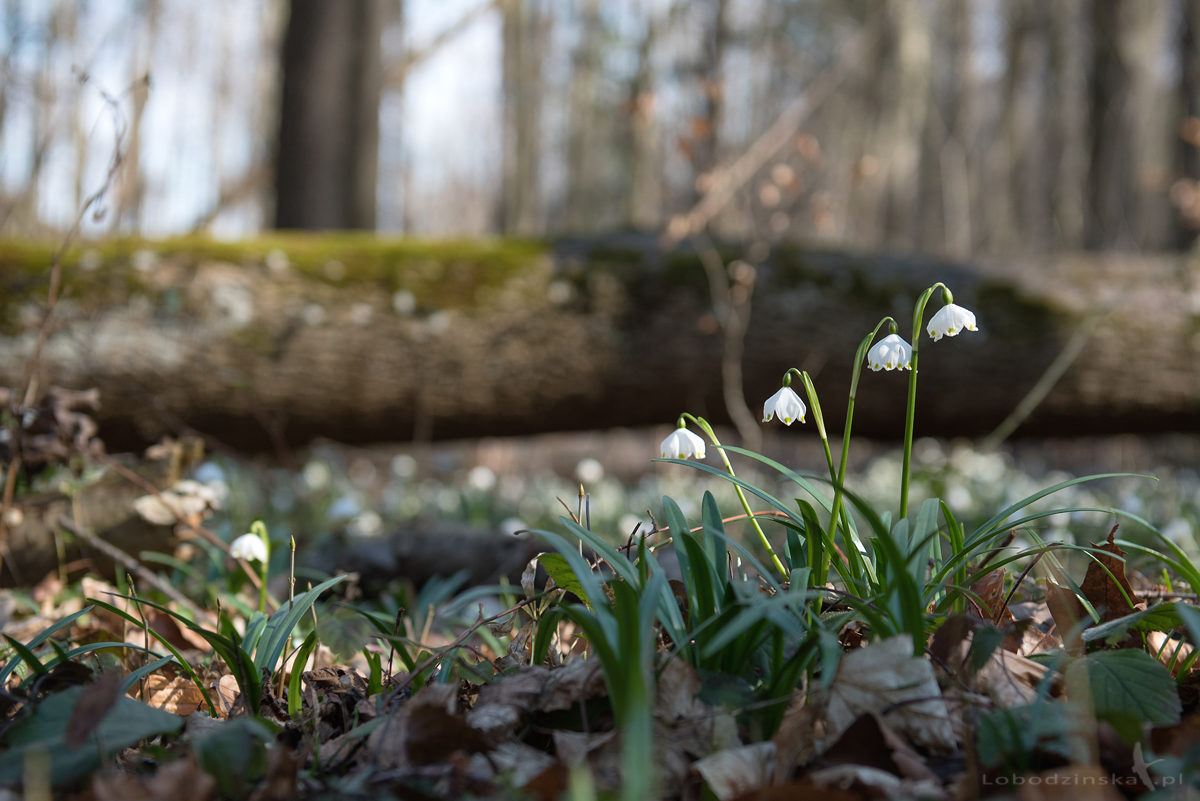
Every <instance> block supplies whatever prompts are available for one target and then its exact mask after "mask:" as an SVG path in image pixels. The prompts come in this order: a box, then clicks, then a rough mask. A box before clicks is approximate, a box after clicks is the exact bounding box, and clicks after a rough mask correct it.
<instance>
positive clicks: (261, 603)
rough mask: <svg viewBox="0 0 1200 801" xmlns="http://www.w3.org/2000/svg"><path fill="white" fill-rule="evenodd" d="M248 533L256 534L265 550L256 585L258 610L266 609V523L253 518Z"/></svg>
mask: <svg viewBox="0 0 1200 801" xmlns="http://www.w3.org/2000/svg"><path fill="white" fill-rule="evenodd" d="M250 533H251V534H254V535H257V536H258V538H259V539H260V540H262V543H263V547H264V548H266V550H267V555H266V557H265V558H264V559H263V560H262V562H261V567H260V568H259V574H258V576H259V578H260V579H261V582H260V583H259V585H258V610H259V611H260V612H266V611H267V569H268V567H269V566H270V563H271V538H270V537H269V536H268V535H267V524H266V523H264V522H263V521H261V520H255V521H254V522H253V523H251V524H250Z"/></svg>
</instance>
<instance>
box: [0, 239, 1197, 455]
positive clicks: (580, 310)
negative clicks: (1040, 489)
mask: <svg viewBox="0 0 1200 801" xmlns="http://www.w3.org/2000/svg"><path fill="white" fill-rule="evenodd" d="M89 258H91V259H92V262H91V263H90V264H89V266H90V267H91V269H88V270H85V269H82V268H80V267H78V266H71V267H68V270H67V276H68V277H67V284H66V292H67V296H66V300H65V301H64V302H63V303H62V304H60V307H59V310H58V315H57V328H56V329H55V331H54V332H53V334H52V335H51V337H50V339H49V342H48V345H47V347H46V350H45V354H44V358H43V361H42V364H41V365H40V366H39V370H38V385H39V386H40V387H43V388H44V387H48V386H51V385H59V386H64V387H70V388H76V389H81V388H89V387H96V388H98V389H99V390H100V393H101V403H102V406H101V410H100V412H99V414H98V415H97V419H98V421H99V422H100V425H101V434H100V436H101V437H102V438H103V439H104V440H105V441H106V442H107V443H108V444H109V447H110V448H112V449H117V448H118V447H134V446H136V445H138V444H140V443H144V442H148V441H152V440H154V439H156V438H158V437H159V436H161V435H163V434H165V433H179V432H181V431H187V430H189V429H190V430H192V431H198V432H202V433H204V434H207V435H211V436H212V437H214V438H216V439H217V440H219V441H221V442H223V443H225V444H227V445H231V446H234V447H237V448H241V449H245V450H254V449H260V448H265V447H270V446H272V445H278V444H280V443H288V444H291V445H298V444H303V443H305V442H307V441H309V440H310V439H312V438H314V437H318V436H324V437H329V438H333V439H336V440H342V441H357V442H364V441H409V440H413V439H417V440H428V439H445V438H453V437H465V436H487V435H503V434H519V433H532V432H539V431H553V430H577V429H595V428H603V427H608V426H632V425H643V424H655V423H662V424H669V423H671V422H672V421H674V419H675V417H676V416H677V415H678V414H679V413H680V412H682V411H685V410H686V411H690V412H693V413H695V414H700V415H705V416H707V417H709V418H710V419H712V420H714V421H723V420H724V419H725V413H724V409H723V404H722V402H721V397H722V394H721V385H720V371H719V369H718V362H719V358H720V352H721V342H720V337H719V333H718V331H717V326H716V324H715V320H714V318H713V315H712V312H711V307H710V302H709V298H708V291H707V284H706V281H705V277H704V273H703V270H702V269H701V267H700V265H699V263H698V261H697V260H696V259H695V258H694V256H693V254H691V253H690V252H689V251H686V250H680V251H674V252H667V253H664V252H661V251H659V250H658V249H657V248H656V247H655V246H654V244H653V241H652V240H649V239H643V238H629V239H621V240H615V239H611V238H610V239H603V240H601V239H592V240H577V241H571V242H566V241H563V242H558V243H554V244H550V245H542V244H539V243H529V242H524V243H513V242H505V241H495V242H490V243H484V244H480V243H465V244H462V245H454V244H437V245H435V244H430V243H416V242H386V241H377V240H374V239H370V238H349V237H343V238H342V239H337V240H328V241H326V240H323V239H312V238H303V237H294V238H277V239H273V240H271V241H270V242H268V243H243V244H241V245H227V244H226V245H214V244H212V243H208V244H206V243H203V242H197V241H192V242H185V243H174V244H173V243H164V244H162V245H159V246H157V252H156V253H152V252H150V251H147V250H145V249H141V250H136V249H135V246H134V245H123V244H117V245H113V246H110V247H109V249H108V250H107V252H106V253H103V254H100V253H97V254H93V255H92V256H90V257H89ZM47 261H48V259H47ZM39 263H44V262H41V261H40V256H39V254H38V252H36V251H29V250H27V249H21V248H17V247H16V246H12V245H9V246H4V247H0V323H2V328H0V386H15V385H16V383H17V382H19V381H20V377H21V374H22V372H23V370H24V368H25V363H26V360H27V357H28V354H29V353H30V351H31V349H32V346H33V342H34V339H35V336H36V331H35V330H34V328H33V326H34V325H35V324H36V320H37V319H38V315H37V314H35V313H33V312H34V311H35V310H36V309H37V308H38V302H39V299H40V298H41V297H44V285H43V283H42V282H43V281H44V274H43V273H41V272H39V271H38V269H37V268H31V267H25V268H22V267H21V265H22V264H25V265H28V264H34V265H36V264H39ZM85 263H88V262H87V261H86V260H85ZM757 269H758V276H757V281H756V284H755V287H756V288H755V294H754V304H755V315H754V320H753V324H752V325H751V326H750V329H749V331H748V333H747V337H746V343H745V359H744V365H743V366H744V385H745V390H746V397H747V399H748V400H749V402H750V404H751V406H752V407H753V406H754V405H755V404H756V403H758V402H761V399H763V398H766V397H767V396H768V395H769V394H770V393H772V392H773V391H774V390H775V389H776V388H778V386H779V381H780V377H781V376H782V375H783V373H784V371H785V370H786V369H787V368H788V367H791V366H797V367H800V368H802V369H807V370H808V371H809V372H810V373H811V374H812V375H813V377H814V380H815V383H816V386H817V388H818V391H819V392H820V393H821V397H822V401H823V406H824V411H825V415H826V418H827V420H828V421H829V424H830V426H831V428H832V430H833V431H835V432H836V431H837V430H838V427H839V425H840V420H841V415H842V409H843V408H844V404H845V393H846V390H847V388H848V385H849V377H850V362H851V360H852V358H853V354H854V352H855V349H856V347H857V345H858V342H859V340H860V338H861V337H862V336H863V335H864V334H865V333H866V332H868V331H870V330H871V328H872V327H873V326H874V325H875V323H876V322H877V321H878V320H879V319H880V318H881V317H882V316H883V315H885V314H891V315H893V316H895V317H896V319H898V320H899V321H900V323H901V326H902V328H901V334H902V335H903V336H905V338H908V337H909V336H910V334H911V328H910V326H911V320H912V304H913V300H914V298H915V297H916V295H917V294H918V293H919V292H920V291H921V290H923V289H924V288H925V287H927V286H929V285H930V284H932V283H933V282H934V281H938V280H941V281H944V282H946V284H948V285H949V286H950V287H951V288H952V289H953V290H954V293H955V300H956V302H958V303H960V304H961V305H964V306H967V307H969V308H971V309H973V310H974V311H975V312H976V314H977V315H978V319H979V327H980V332H979V333H974V334H966V335H962V336H959V337H956V338H954V339H943V340H942V341H941V342H938V343H931V342H929V340H928V339H927V338H925V337H922V340H921V350H920V356H921V358H920V371H921V373H920V382H919V385H918V393H919V401H918V408H917V433H918V435H934V434H937V435H958V434H964V435H970V434H980V433H985V432H987V431H990V430H991V429H992V428H993V427H994V426H995V425H996V424H997V423H999V422H1000V421H1001V420H1002V419H1003V418H1004V417H1005V416H1006V415H1008V414H1009V413H1010V412H1011V411H1012V410H1013V408H1014V407H1015V406H1016V404H1017V403H1018V402H1019V401H1020V400H1021V398H1022V397H1023V396H1024V395H1025V394H1026V393H1027V392H1028V391H1029V390H1030V389H1031V388H1032V387H1033V386H1034V385H1035V383H1036V382H1037V381H1038V379H1039V378H1040V377H1041V376H1042V375H1043V373H1044V372H1045V371H1046V370H1047V368H1048V367H1049V366H1050V365H1051V363H1052V362H1053V361H1054V360H1055V358H1056V357H1058V356H1059V354H1060V353H1061V352H1062V351H1063V350H1064V349H1066V348H1067V347H1068V344H1069V343H1071V341H1072V339H1073V338H1074V337H1077V336H1079V334H1078V333H1077V332H1078V331H1080V329H1081V328H1088V327H1090V328H1091V333H1090V335H1089V336H1088V339H1087V341H1086V344H1085V345H1084V347H1083V349H1082V352H1081V353H1080V355H1079V357H1078V358H1077V359H1076V360H1075V361H1074V362H1073V363H1072V364H1071V366H1070V368H1069V369H1067V371H1066V372H1065V374H1064V375H1063V377H1062V378H1061V379H1060V380H1059V381H1058V382H1057V384H1056V385H1055V386H1054V388H1053V389H1052V390H1051V391H1050V393H1049V395H1048V396H1047V397H1046V398H1045V400H1044V401H1043V402H1042V403H1041V404H1040V405H1039V406H1038V407H1037V409H1036V410H1035V411H1034V412H1033V414H1032V415H1031V416H1030V417H1029V418H1028V419H1027V420H1026V421H1025V422H1024V424H1023V425H1022V427H1021V428H1020V429H1019V433H1022V434H1048V433H1054V434H1074V433H1111V432H1120V431H1154V430H1158V431H1164V430H1176V429H1180V430H1187V429H1193V430H1194V429H1196V428H1197V426H1198V425H1200V359H1198V358H1197V356H1198V351H1200V262H1198V261H1197V260H1196V259H1194V258H1188V257H1186V256H1156V257H1147V256H1132V255H1096V254H1079V255H1060V256H1054V257H1048V258H1045V259H1040V260H1038V259H1024V260H1021V261H1014V262H996V263H981V264H973V265H961V264H959V265H956V264H948V263H934V262H930V261H927V260H921V259H913V258H909V259H904V258H895V257H890V256H885V255H862V254H851V253H844V252H817V251H810V250H804V249H794V250H791V251H782V250H778V251H776V257H775V259H774V260H773V261H772V262H770V263H768V264H763V265H760V266H759V267H758V268H757ZM940 303H941V301H940V298H938V297H936V296H935V297H934V298H933V299H932V300H931V302H930V307H929V309H928V311H927V313H926V320H928V318H929V317H930V316H932V314H933V312H934V311H935V310H936V309H937V308H938V306H939V305H940ZM1085 324H1086V325H1085ZM905 386H906V376H905V375H904V374H900V373H880V374H873V373H869V372H868V373H867V374H866V375H865V376H864V378H863V380H862V384H861V386H860V389H859V392H858V398H857V406H856V410H857V411H856V417H855V431H856V433H861V434H866V435H871V436H880V437H898V436H899V434H900V432H901V429H902V420H903V413H904V399H905Z"/></svg>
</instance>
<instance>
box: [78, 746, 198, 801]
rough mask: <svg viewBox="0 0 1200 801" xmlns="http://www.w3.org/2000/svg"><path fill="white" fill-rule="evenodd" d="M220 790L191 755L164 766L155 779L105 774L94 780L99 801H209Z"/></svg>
mask: <svg viewBox="0 0 1200 801" xmlns="http://www.w3.org/2000/svg"><path fill="white" fill-rule="evenodd" d="M216 790H217V782H216V780H215V779H214V778H213V777H212V776H210V775H208V774H207V773H205V772H204V771H203V770H201V769H200V766H199V765H197V764H196V759H195V757H193V756H192V755H191V754H188V755H187V756H185V757H183V758H181V759H176V760H175V761H174V762H170V763H168V764H166V765H163V766H162V767H161V768H159V769H158V771H156V772H155V773H154V775H152V776H138V775H137V774H134V773H128V772H121V773H108V772H104V771H101V772H99V773H96V774H95V775H93V776H92V794H93V795H94V796H95V798H96V801H129V800H130V799H134V798H136V799H139V801H208V799H210V798H212V797H213V796H214V795H215V794H216Z"/></svg>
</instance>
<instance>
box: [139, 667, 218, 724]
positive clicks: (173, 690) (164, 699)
mask: <svg viewBox="0 0 1200 801" xmlns="http://www.w3.org/2000/svg"><path fill="white" fill-rule="evenodd" d="M134 689H135V690H139V696H138V697H140V698H141V699H142V700H143V701H145V702H146V703H147V704H148V705H150V706H152V707H155V708H156V709H161V710H163V711H164V712H170V713H171V714H173V715H190V714H192V713H193V712H195V711H196V710H197V709H199V708H200V706H201V705H202V704H203V703H204V696H203V695H201V694H200V688H199V687H197V686H196V684H195V682H193V681H192V680H191V679H188V678H186V677H184V676H163V675H160V674H158V673H154V674H151V675H149V676H147V677H146V678H144V679H142V681H141V682H140V687H135V688H134Z"/></svg>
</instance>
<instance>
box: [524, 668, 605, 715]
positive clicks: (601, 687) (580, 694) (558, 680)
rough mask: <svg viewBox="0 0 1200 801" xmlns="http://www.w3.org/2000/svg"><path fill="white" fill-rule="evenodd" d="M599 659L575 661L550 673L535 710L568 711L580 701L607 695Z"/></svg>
mask: <svg viewBox="0 0 1200 801" xmlns="http://www.w3.org/2000/svg"><path fill="white" fill-rule="evenodd" d="M607 692H608V688H607V686H606V685H605V684H604V673H603V672H602V671H601V670H600V660H599V659H576V660H575V661H573V662H568V663H567V664H566V666H564V667H561V668H558V669H556V670H552V671H550V678H549V680H548V681H547V682H546V689H545V692H544V694H543V695H542V698H541V701H540V702H539V703H538V706H537V708H538V709H539V710H540V711H542V712H554V711H556V710H560V709H570V708H571V707H573V706H576V705H577V704H578V703H579V702H580V701H582V700H586V699H588V698H598V697H600V696H603V695H605V694H607Z"/></svg>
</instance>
